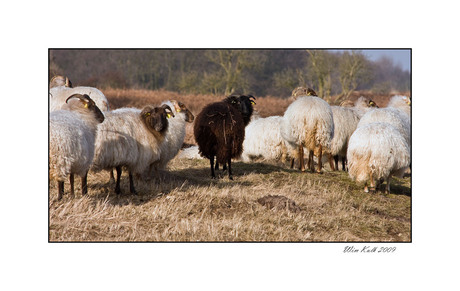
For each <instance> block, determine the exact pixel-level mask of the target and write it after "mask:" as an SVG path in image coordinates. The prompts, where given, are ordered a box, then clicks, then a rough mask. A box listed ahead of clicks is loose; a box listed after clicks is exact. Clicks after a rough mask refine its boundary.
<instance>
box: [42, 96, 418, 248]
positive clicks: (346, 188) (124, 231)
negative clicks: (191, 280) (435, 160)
mask: <svg viewBox="0 0 460 291" xmlns="http://www.w3.org/2000/svg"><path fill="white" fill-rule="evenodd" d="M103 92H104V94H106V96H107V97H108V99H109V102H110V103H111V108H112V109H115V108H118V107H123V106H133V107H142V106H144V105H145V104H149V103H153V104H157V103H159V102H161V101H163V100H166V99H177V100H179V101H182V102H183V103H185V104H186V105H187V107H188V108H189V109H190V110H191V111H192V112H193V113H194V114H195V115H196V114H197V113H198V112H199V111H200V110H201V108H202V107H203V106H204V105H205V104H207V103H209V102H213V101H216V100H220V99H222V98H223V97H224V96H220V97H219V96H218V97H216V96H212V95H179V94H177V93H171V92H166V91H145V90H103ZM382 100H383V99H382ZM376 101H377V102H378V100H376ZM289 102H290V101H289V100H287V99H278V98H274V97H266V98H257V105H256V110H257V111H258V112H259V114H260V115H261V116H270V115H281V114H282V113H283V112H284V110H285V109H286V108H287V106H288V105H289ZM191 128H192V127H191V126H189V127H187V137H186V141H185V142H186V143H188V144H193V143H194V139H193V136H192V134H191ZM232 165H233V167H232V168H233V171H234V180H233V181H231V180H229V179H228V178H227V176H226V175H225V173H222V172H221V171H220V172H218V173H219V174H220V176H221V177H220V178H219V179H215V180H213V179H210V170H209V161H207V160H203V159H201V160H187V159H178V158H176V159H174V160H172V161H171V162H170V164H169V166H168V171H167V172H165V173H163V174H161V175H160V176H159V177H156V178H153V179H151V180H150V181H141V180H138V181H137V182H136V189H137V190H138V192H139V195H137V196H133V195H130V194H128V193H129V187H128V177H127V175H126V173H124V174H123V176H122V191H123V192H124V193H125V194H124V195H121V196H117V195H115V193H114V187H115V184H114V182H113V181H110V182H109V174H108V172H100V173H93V172H90V173H89V175H88V186H89V189H88V193H89V195H87V196H84V197H81V196H80V188H79V179H78V178H76V193H77V195H76V197H69V194H68V189H69V186H68V183H66V194H65V195H64V199H62V200H61V201H56V198H57V184H56V183H54V182H51V183H50V186H49V193H50V199H49V240H50V241H52V242H59V241H193V242H195V241H219V242H220V241H225V242H230V241H232V242H233V241H270V242H272V241H288V242H294V241H296V242H297V241H302V242H310V241H321V242H329V241H393V242H408V241H411V180H410V178H409V177H406V178H404V179H393V180H392V188H391V190H392V191H391V194H389V195H385V194H383V193H382V192H379V193H377V194H368V193H364V192H363V191H362V185H357V184H356V183H354V182H353V181H351V179H350V178H349V177H348V174H347V173H345V172H342V171H336V172H331V171H328V168H327V167H326V169H325V171H324V173H323V174H312V173H309V172H304V173H301V172H299V171H298V170H295V169H290V168H289V165H288V164H280V163H275V162H254V163H242V162H238V161H236V162H235V163H234V164H232ZM269 195H272V196H274V197H267V196H269ZM264 197H265V198H264Z"/></svg>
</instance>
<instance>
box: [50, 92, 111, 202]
mask: <svg viewBox="0 0 460 291" xmlns="http://www.w3.org/2000/svg"><path fill="white" fill-rule="evenodd" d="M103 121H104V115H103V114H102V112H101V111H100V110H99V108H98V107H97V106H96V104H95V102H94V101H93V100H92V99H91V98H90V97H89V96H88V95H80V94H74V95H72V96H70V97H69V98H67V100H66V103H65V105H64V106H62V110H57V111H53V112H51V113H50V117H49V129H50V130H49V145H50V147H49V171H50V178H51V179H52V180H57V181H58V199H59V200H60V199H61V198H62V196H63V195H64V180H65V179H66V177H67V176H68V175H70V193H71V195H72V196H73V195H74V174H77V175H79V176H80V177H81V180H82V195H84V194H86V193H87V191H88V188H87V174H88V170H89V168H90V166H91V162H92V160H93V156H94V141H95V136H96V129H97V125H98V124H99V123H101V122H103Z"/></svg>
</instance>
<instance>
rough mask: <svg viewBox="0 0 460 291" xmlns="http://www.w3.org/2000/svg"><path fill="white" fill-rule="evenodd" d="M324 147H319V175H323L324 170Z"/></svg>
mask: <svg viewBox="0 0 460 291" xmlns="http://www.w3.org/2000/svg"><path fill="white" fill-rule="evenodd" d="M322 159H323V146H322V145H319V154H318V171H316V172H317V173H320V174H321V170H322V169H323V161H322Z"/></svg>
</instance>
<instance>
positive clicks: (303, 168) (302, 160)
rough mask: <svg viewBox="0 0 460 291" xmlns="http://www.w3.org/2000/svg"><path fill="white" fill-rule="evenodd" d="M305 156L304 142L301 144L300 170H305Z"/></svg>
mask: <svg viewBox="0 0 460 291" xmlns="http://www.w3.org/2000/svg"><path fill="white" fill-rule="evenodd" d="M304 163H305V162H304V157H303V146H302V144H300V145H299V170H300V171H302V172H305V164H304Z"/></svg>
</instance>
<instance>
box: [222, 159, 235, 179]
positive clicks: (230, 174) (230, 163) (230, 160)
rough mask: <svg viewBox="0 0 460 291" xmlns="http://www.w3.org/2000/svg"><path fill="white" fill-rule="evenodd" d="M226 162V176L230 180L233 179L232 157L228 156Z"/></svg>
mask: <svg viewBox="0 0 460 291" xmlns="http://www.w3.org/2000/svg"><path fill="white" fill-rule="evenodd" d="M227 163H228V178H229V179H230V180H233V176H232V159H231V158H229V159H228V162H227ZM224 166H225V163H224Z"/></svg>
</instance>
